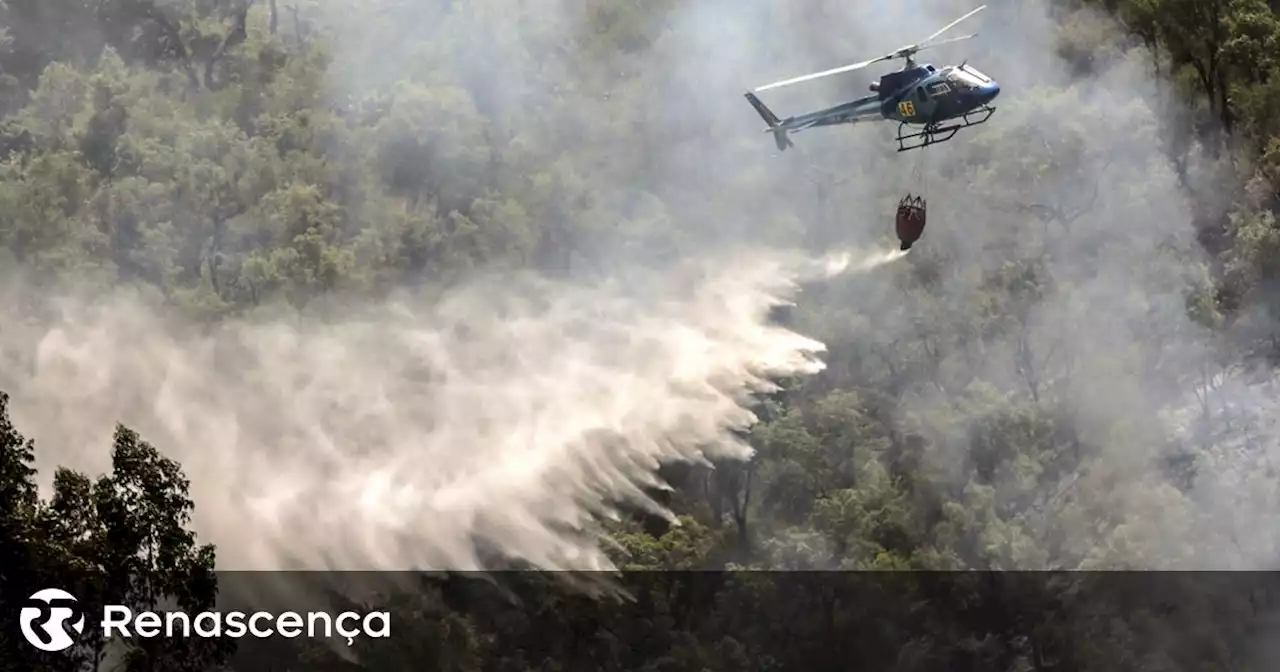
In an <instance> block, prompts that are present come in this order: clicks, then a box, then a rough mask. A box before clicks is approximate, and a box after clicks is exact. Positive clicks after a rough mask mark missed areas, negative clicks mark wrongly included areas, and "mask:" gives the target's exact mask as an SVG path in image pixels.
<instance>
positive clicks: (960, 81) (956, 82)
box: [947, 69, 982, 91]
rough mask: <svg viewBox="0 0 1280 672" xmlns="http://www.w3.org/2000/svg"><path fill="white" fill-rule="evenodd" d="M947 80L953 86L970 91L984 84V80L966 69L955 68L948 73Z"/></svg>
mask: <svg viewBox="0 0 1280 672" xmlns="http://www.w3.org/2000/svg"><path fill="white" fill-rule="evenodd" d="M947 82H948V83H949V84H951V86H953V87H955V88H957V89H959V90H961V91H968V90H972V89H976V88H979V87H981V86H982V81H981V80H979V79H978V78H977V77H974V76H973V75H972V74H970V73H969V72H967V71H965V70H960V69H955V70H952V71H951V72H949V73H947Z"/></svg>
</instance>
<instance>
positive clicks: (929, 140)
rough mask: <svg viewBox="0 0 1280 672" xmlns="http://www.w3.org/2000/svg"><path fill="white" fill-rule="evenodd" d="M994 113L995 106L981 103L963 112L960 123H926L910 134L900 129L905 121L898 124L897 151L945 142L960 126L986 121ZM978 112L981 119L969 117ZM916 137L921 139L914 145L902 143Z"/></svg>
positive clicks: (975, 124) (964, 126)
mask: <svg viewBox="0 0 1280 672" xmlns="http://www.w3.org/2000/svg"><path fill="white" fill-rule="evenodd" d="M995 113H996V108H994V107H991V106H989V105H983V106H982V107H979V108H977V109H975V110H970V111H969V112H967V113H965V115H964V116H962V117H960V122H962V123H952V124H948V125H946V126H941V125H938V124H926V125H925V127H924V130H922V131H920V132H919V133H912V134H910V135H903V134H902V129H903V128H904V127H905V126H907V124H906V123H901V124H898V151H899V152H905V151H907V150H911V149H923V148H925V147H928V146H929V145H936V144H938V143H941V142H946V141H948V140H950V139H951V138H953V137H955V135H956V133H958V132H959V131H960V129H962V128H968V127H970V126H977V125H978V124H985V123H987V120H988V119H990V118H991V115H993V114H995ZM979 114H981V115H983V116H982V118H981V119H976V120H974V119H970V118H969V117H970V116H977V115H979ZM916 138H922V141H921V142H920V143H918V144H915V145H904V144H903V143H904V142H906V141H908V140H914V139H916Z"/></svg>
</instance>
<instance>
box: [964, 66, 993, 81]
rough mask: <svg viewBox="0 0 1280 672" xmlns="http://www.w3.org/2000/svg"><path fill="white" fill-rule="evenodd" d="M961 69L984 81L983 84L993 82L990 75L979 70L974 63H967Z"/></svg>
mask: <svg viewBox="0 0 1280 672" xmlns="http://www.w3.org/2000/svg"><path fill="white" fill-rule="evenodd" d="M961 70H962V71H964V73H965V74H967V75H973V77H974V78H975V79H977V80H978V81H980V82H982V83H983V84H990V83H991V78H990V77H988V76H986V75H984V74H982V73H981V72H978V70H977V69H976V68H974V67H973V66H972V65H968V64H965V66H964V67H962V68H961Z"/></svg>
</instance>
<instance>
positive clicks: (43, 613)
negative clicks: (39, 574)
mask: <svg viewBox="0 0 1280 672" xmlns="http://www.w3.org/2000/svg"><path fill="white" fill-rule="evenodd" d="M18 618H19V624H20V625H21V626H22V636H23V637H26V638H27V641H28V642H31V645H32V646H34V647H36V648H37V649H40V650H41V651H62V650H63V649H66V648H69V647H70V646H71V645H72V644H75V639H73V638H72V636H71V633H69V632H67V625H70V626H71V629H72V630H74V631H75V634H76V635H79V634H80V633H82V632H84V607H82V606H80V602H79V601H78V600H76V598H74V597H72V596H71V594H70V593H68V592H67V591H65V590H59V589H57V588H45V589H44V590H41V591H37V592H36V593H35V594H34V595H32V596H31V597H29V598H27V604H26V606H24V607H23V608H22V613H21V614H20V615H19V617H18Z"/></svg>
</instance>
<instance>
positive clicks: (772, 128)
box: [746, 92, 795, 152]
mask: <svg viewBox="0 0 1280 672" xmlns="http://www.w3.org/2000/svg"><path fill="white" fill-rule="evenodd" d="M746 95H747V102H749V103H751V107H754V108H756V112H757V113H758V114H759V115H760V118H761V119H764V123H766V124H768V125H769V128H768V129H766V130H765V132H766V133H769V132H771V133H773V141H774V143H775V144H777V145H778V151H779V152H785V151H786V150H787V148H788V147H794V146H795V144H794V143H792V142H791V138H788V137H787V128H786V127H784V126H783V125H782V120H781V119H779V118H778V115H776V114H774V113H773V111H772V110H770V109H769V108H768V107H765V104H764V103H762V102H760V99H759V98H757V97H756V95H755V94H754V93H750V92H748V93H747V94H746Z"/></svg>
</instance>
